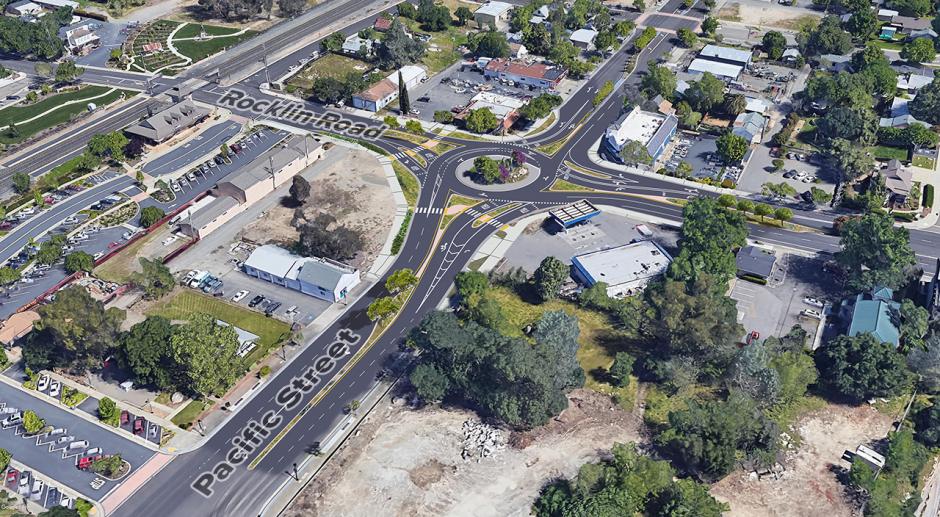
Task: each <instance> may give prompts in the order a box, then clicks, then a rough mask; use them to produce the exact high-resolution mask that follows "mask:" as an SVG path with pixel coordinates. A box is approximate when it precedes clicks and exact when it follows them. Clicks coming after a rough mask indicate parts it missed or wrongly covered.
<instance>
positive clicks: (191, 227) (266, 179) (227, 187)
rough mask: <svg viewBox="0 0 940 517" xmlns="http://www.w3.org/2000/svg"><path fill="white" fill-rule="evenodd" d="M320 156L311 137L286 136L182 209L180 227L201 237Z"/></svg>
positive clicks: (316, 145) (183, 230)
mask: <svg viewBox="0 0 940 517" xmlns="http://www.w3.org/2000/svg"><path fill="white" fill-rule="evenodd" d="M322 156H323V147H322V145H321V144H320V142H319V141H318V140H316V139H314V138H313V137H309V136H308V137H304V136H300V135H293V136H291V137H288V138H287V139H286V140H285V141H284V142H283V144H281V145H279V146H277V147H275V148H274V149H272V150H271V151H268V153H266V154H264V155H261V156H259V157H258V158H256V159H255V160H254V161H252V162H251V163H249V164H248V165H246V166H244V167H243V168H241V169H239V170H238V171H237V172H235V173H232V174H230V175H229V176H227V177H226V178H225V180H224V181H221V182H219V183H218V184H217V185H216V186H215V187H213V188H212V190H210V191H209V195H208V196H206V197H205V198H203V199H201V200H200V201H199V202H198V203H197V204H196V205H194V206H193V207H191V208H190V209H189V210H188V211H187V212H185V213H184V215H183V217H182V218H181V219H180V231H182V232H183V233H184V234H186V235H189V236H190V237H193V238H199V239H201V238H204V237H205V236H206V235H208V234H210V233H212V232H213V231H215V230H216V229H217V228H219V227H220V226H222V225H223V224H225V223H226V222H228V221H230V220H231V219H232V218H233V217H235V216H236V215H238V214H240V213H242V212H244V211H245V210H247V209H248V207H250V206H251V205H253V204H255V203H257V202H258V201H259V200H261V199H262V198H264V197H265V196H267V195H268V194H270V193H271V192H274V190H275V189H277V187H280V186H281V185H283V184H284V183H286V182H288V181H290V180H291V178H293V177H294V176H295V175H297V173H299V172H300V171H302V170H304V169H305V168H306V167H307V166H309V165H310V164H311V163H313V162H314V161H316V160H318V159H320V158H321V157H322Z"/></svg>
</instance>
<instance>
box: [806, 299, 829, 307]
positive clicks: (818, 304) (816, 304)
mask: <svg viewBox="0 0 940 517" xmlns="http://www.w3.org/2000/svg"><path fill="white" fill-rule="evenodd" d="M803 303H805V304H806V305H812V306H813V307H819V308H822V307H823V306H825V304H824V303H823V302H822V301H821V300H817V299H816V298H810V297H806V298H803Z"/></svg>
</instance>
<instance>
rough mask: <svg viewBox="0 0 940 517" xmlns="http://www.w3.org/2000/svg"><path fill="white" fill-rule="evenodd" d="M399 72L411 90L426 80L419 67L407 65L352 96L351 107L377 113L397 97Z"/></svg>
mask: <svg viewBox="0 0 940 517" xmlns="http://www.w3.org/2000/svg"><path fill="white" fill-rule="evenodd" d="M399 72H401V76H402V80H403V81H404V82H405V87H406V88H412V87H414V86H415V85H417V84H420V83H421V82H422V81H424V80H426V79H427V78H428V73H427V71H426V70H425V69H423V68H421V67H420V66H415V65H408V66H403V67H401V68H400V69H399V70H397V71H395V72H392V73H391V74H389V75H388V77H386V78H385V79H382V80H381V81H379V82H377V83H375V84H373V85H372V86H370V87H369V88H366V89H365V90H363V91H361V92H359V93H357V94H356V95H353V98H352V101H353V106H354V107H356V108H359V109H363V110H367V111H379V110H381V109H382V108H384V107H385V106H388V104H389V103H390V102H392V100H393V99H394V98H395V97H397V96H398V74H399Z"/></svg>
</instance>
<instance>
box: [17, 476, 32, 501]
mask: <svg viewBox="0 0 940 517" xmlns="http://www.w3.org/2000/svg"><path fill="white" fill-rule="evenodd" d="M31 477H32V473H31V472H28V471H27V472H23V473H22V474H20V487H19V490H18V491H19V493H20V495H26V494H28V493H29V478H31Z"/></svg>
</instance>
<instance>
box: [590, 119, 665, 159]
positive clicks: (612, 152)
mask: <svg viewBox="0 0 940 517" xmlns="http://www.w3.org/2000/svg"><path fill="white" fill-rule="evenodd" d="M678 127H679V120H678V119H677V118H676V117H675V116H674V115H660V114H658V113H651V112H649V111H642V110H641V109H640V108H639V107H638V106H634V107H633V109H632V110H631V111H630V112H629V113H627V114H626V115H624V116H623V117H621V118H620V120H619V121H617V122H616V123H614V124H611V126H610V127H608V128H607V132H606V133H605V134H604V138H603V139H602V144H601V145H602V151H604V152H605V154H606V155H607V158H608V159H609V160H611V161H614V162H617V163H623V159H622V158H621V157H620V150H621V149H623V146H624V145H625V144H626V143H627V142H628V141H635V142H639V143H641V144H643V145H644V146H646V151H647V152H648V153H649V155H650V157H651V158H653V160H654V161H655V160H656V159H657V158H659V156H660V155H661V154H662V153H663V150H665V149H666V145H667V144H668V143H669V141H670V140H671V139H672V137H673V136H674V135H675V134H676V130H677V129H678Z"/></svg>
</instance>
